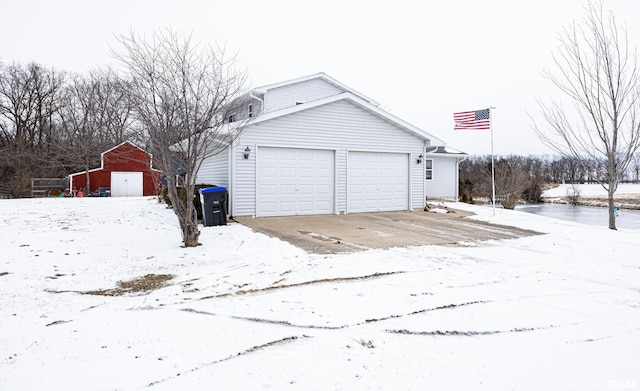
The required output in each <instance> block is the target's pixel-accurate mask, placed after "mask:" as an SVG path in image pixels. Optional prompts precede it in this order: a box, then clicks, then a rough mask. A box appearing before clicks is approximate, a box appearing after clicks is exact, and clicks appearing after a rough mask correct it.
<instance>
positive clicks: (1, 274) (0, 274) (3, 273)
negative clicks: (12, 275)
mask: <svg viewBox="0 0 640 391" xmlns="http://www.w3.org/2000/svg"><path fill="white" fill-rule="evenodd" d="M7 274H9V272H2V273H0V277H2V276H6V275H7Z"/></svg>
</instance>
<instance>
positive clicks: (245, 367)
mask: <svg viewBox="0 0 640 391" xmlns="http://www.w3.org/2000/svg"><path fill="white" fill-rule="evenodd" d="M455 207H457V208H464V209H466V210H472V211H475V212H476V213H478V215H477V216H476V217H475V218H478V219H482V220H486V221H491V222H495V223H499V224H506V225H514V226H518V227H521V228H526V229H533V230H537V231H540V232H544V233H545V234H544V235H539V236H532V237H527V238H521V239H515V240H505V241H490V242H481V243H463V244H461V245H460V246H449V247H441V246H423V247H414V248H394V249H388V250H370V251H363V252H357V253H351V254H338V255H330V256H327V255H314V254H309V253H305V252H304V251H302V250H300V249H297V248H295V247H293V246H291V245H289V244H288V243H285V242H282V241H280V240H277V239H272V238H269V237H267V236H265V235H262V234H258V233H254V232H252V231H251V230H250V229H248V228H246V227H244V226H242V225H239V224H230V225H228V226H222V227H207V228H203V229H202V235H201V238H200V240H201V242H202V243H203V245H202V246H199V247H197V248H192V249H185V248H181V247H180V236H179V232H178V229H177V220H176V218H175V217H174V216H173V212H172V211H170V210H167V209H166V208H165V207H164V206H163V205H161V204H158V203H157V201H156V200H155V199H153V198H131V199H123V198H120V199H118V198H83V199H33V200H28V199H27V200H0V221H1V222H2V224H0V249H1V250H2V258H1V259H0V303H1V304H0V305H1V311H0V390H141V389H144V390H147V389H148V390H201V389H209V390H211V389H216V390H217V389H229V390H244V389H250V390H254V389H274V390H282V389H300V390H314V389H318V390H327V389H345V390H364V389H367V390H368V389H381V390H406V389H408V390H415V389H429V390H507V389H509V390H511V389H517V390H606V389H621V388H637V387H640V259H639V258H640V257H639V256H638V254H639V253H640V231H638V230H624V229H620V230H618V231H611V230H608V229H607V228H605V227H595V226H587V225H579V224H576V223H570V222H564V221H559V220H553V219H549V218H545V217H540V216H535V215H531V214H527V213H524V212H517V211H508V210H501V209H499V210H497V211H496V215H495V216H492V211H491V208H486V207H474V206H470V205H463V204H456V205H455ZM416 213H419V212H416ZM148 275H156V276H155V277H157V278H160V277H161V276H165V279H168V281H166V286H164V287H160V288H158V289H155V290H148V291H145V290H144V289H145V288H140V289H135V288H131V287H129V286H128V285H126V284H125V283H123V282H131V281H132V280H134V279H137V278H140V277H144V276H148ZM152 277H153V276H148V277H147V279H149V280H153V278H152ZM119 282H120V284H119ZM127 289H130V290H129V291H127ZM141 289H142V290H141ZM146 289H152V287H147V288H146Z"/></svg>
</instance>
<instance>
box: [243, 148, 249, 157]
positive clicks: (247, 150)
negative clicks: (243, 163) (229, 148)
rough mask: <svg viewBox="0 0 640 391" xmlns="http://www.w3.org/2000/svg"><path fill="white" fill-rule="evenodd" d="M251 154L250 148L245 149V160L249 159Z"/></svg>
mask: <svg viewBox="0 0 640 391" xmlns="http://www.w3.org/2000/svg"><path fill="white" fill-rule="evenodd" d="M250 153H251V149H249V147H246V148H245V149H244V155H243V156H244V158H245V159H249V154H250Z"/></svg>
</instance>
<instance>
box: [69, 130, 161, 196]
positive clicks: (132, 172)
mask: <svg viewBox="0 0 640 391" xmlns="http://www.w3.org/2000/svg"><path fill="white" fill-rule="evenodd" d="M100 160H101V163H100V168H95V169H93V170H89V171H82V172H78V173H75V174H71V175H69V187H70V188H71V190H72V191H73V190H80V189H85V188H86V185H87V172H88V173H89V187H90V189H89V190H90V191H91V193H98V192H100V191H101V190H102V193H104V192H105V191H104V190H106V189H109V190H110V193H111V196H113V197H135V196H149V195H155V194H156V188H157V185H158V184H159V182H160V177H161V172H160V171H159V170H156V169H154V168H152V166H151V155H150V154H149V153H147V152H146V151H144V150H142V149H140V148H138V147H137V146H135V145H133V144H131V143H130V142H128V141H127V142H124V143H122V144H120V145H118V146H116V147H113V148H111V149H110V150H108V151H104V152H102V155H101V158H100Z"/></svg>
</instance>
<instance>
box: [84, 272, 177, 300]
mask: <svg viewBox="0 0 640 391" xmlns="http://www.w3.org/2000/svg"><path fill="white" fill-rule="evenodd" d="M174 277H175V276H174V275H172V274H147V275H146V276H144V277H139V278H135V279H133V280H130V281H118V282H117V285H118V287H117V288H114V289H104V290H97V291H87V292H82V293H83V294H85V295H98V296H123V295H127V294H131V293H141V294H147V293H149V292H152V291H155V290H156V289H160V288H164V287H165V286H166V285H167V281H169V280H171V279H173V278H174Z"/></svg>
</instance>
